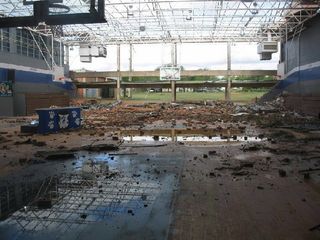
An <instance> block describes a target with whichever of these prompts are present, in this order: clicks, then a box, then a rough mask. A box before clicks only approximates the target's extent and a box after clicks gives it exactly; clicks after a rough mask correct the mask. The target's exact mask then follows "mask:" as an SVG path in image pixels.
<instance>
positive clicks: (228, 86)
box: [225, 42, 231, 101]
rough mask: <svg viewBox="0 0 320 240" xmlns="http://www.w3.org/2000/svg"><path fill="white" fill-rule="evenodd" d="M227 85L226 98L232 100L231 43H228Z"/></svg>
mask: <svg viewBox="0 0 320 240" xmlns="http://www.w3.org/2000/svg"><path fill="white" fill-rule="evenodd" d="M227 70H228V75H227V85H226V88H225V100H226V101H230V100H231V92H230V90H231V78H230V70H231V43H230V42H228V43H227Z"/></svg>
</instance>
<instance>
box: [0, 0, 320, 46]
mask: <svg viewBox="0 0 320 240" xmlns="http://www.w3.org/2000/svg"><path fill="white" fill-rule="evenodd" d="M32 1H34V0H24V1H22V0H6V1H1V3H0V16H1V17H3V18H4V17H22V16H32V15H33V8H32V6H31V5H30V4H24V3H26V2H29V3H30V2H32ZM49 1H51V2H52V3H54V2H58V3H56V5H59V6H60V7H56V8H54V7H53V8H51V9H50V15H56V14H66V15H68V14H75V13H88V12H89V11H90V1H89V0H63V1H62V0H49ZM318 9H319V3H318V1H294V0H279V1H278V0H219V1H218V0H216V1H208V0H207V1H199V0H170V1H169V0H105V9H104V10H105V20H106V22H105V23H95V24H74V25H63V26H47V25H46V24H45V23H41V22H40V23H39V25H38V26H35V27H32V28H30V27H28V28H29V29H31V30H32V31H38V32H42V33H44V34H54V36H55V37H56V38H59V39H61V40H62V41H63V42H65V43H68V44H69V45H79V44H80V43H90V44H127V43H133V44H139V43H170V42H192V43H194V42H228V41H232V42H260V41H265V40H267V39H268V35H269V40H273V41H277V40H279V39H280V38H281V37H283V36H285V35H286V33H288V32H292V33H298V32H299V31H301V30H302V29H303V27H304V22H305V21H307V20H308V19H310V18H312V17H313V16H315V15H316V14H318ZM0 27H3V26H1V24H0ZM21 27H23V26H21Z"/></svg>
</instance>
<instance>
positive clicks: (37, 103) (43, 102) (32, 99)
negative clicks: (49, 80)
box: [26, 93, 70, 115]
mask: <svg viewBox="0 0 320 240" xmlns="http://www.w3.org/2000/svg"><path fill="white" fill-rule="evenodd" d="M69 104H70V98H69V96H68V95H66V94H63V93H28V94H26V113H27V115H31V114H34V113H35V109H37V108H48V107H50V106H53V105H54V106H59V107H66V106H69Z"/></svg>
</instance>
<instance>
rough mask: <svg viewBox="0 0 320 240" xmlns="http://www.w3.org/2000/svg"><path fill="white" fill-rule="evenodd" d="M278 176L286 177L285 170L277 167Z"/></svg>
mask: <svg viewBox="0 0 320 240" xmlns="http://www.w3.org/2000/svg"><path fill="white" fill-rule="evenodd" d="M278 173H279V176H280V177H286V176H287V172H286V171H285V170H283V169H279V170H278Z"/></svg>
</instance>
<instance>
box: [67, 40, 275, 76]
mask: <svg viewBox="0 0 320 240" xmlns="http://www.w3.org/2000/svg"><path fill="white" fill-rule="evenodd" d="M116 49H117V48H116V46H114V45H111V46H108V47H107V52H108V53H107V57H106V58H93V61H92V63H81V62H80V57H79V49H78V48H77V47H73V50H71V51H70V69H71V70H79V69H86V70H91V71H108V70H111V71H112V70H116V69H117V55H116V51H117V50H116ZM170 52H171V45H170V44H150V45H145V44H141V45H134V48H133V69H134V70H154V69H156V68H157V67H159V66H161V65H163V64H167V63H170V61H171V54H170ZM278 61H279V54H278V53H276V54H273V56H272V60H269V61H260V59H259V55H258V54H257V44H256V43H235V44H233V45H232V48H231V69H243V70H244V69H248V70H250V69H277V64H278ZM178 65H182V66H184V68H185V69H190V70H195V69H200V68H207V69H215V70H220V69H221V70H223V69H226V68H227V44H226V43H198V44H195V43H192V44H178ZM121 70H129V45H121Z"/></svg>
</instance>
